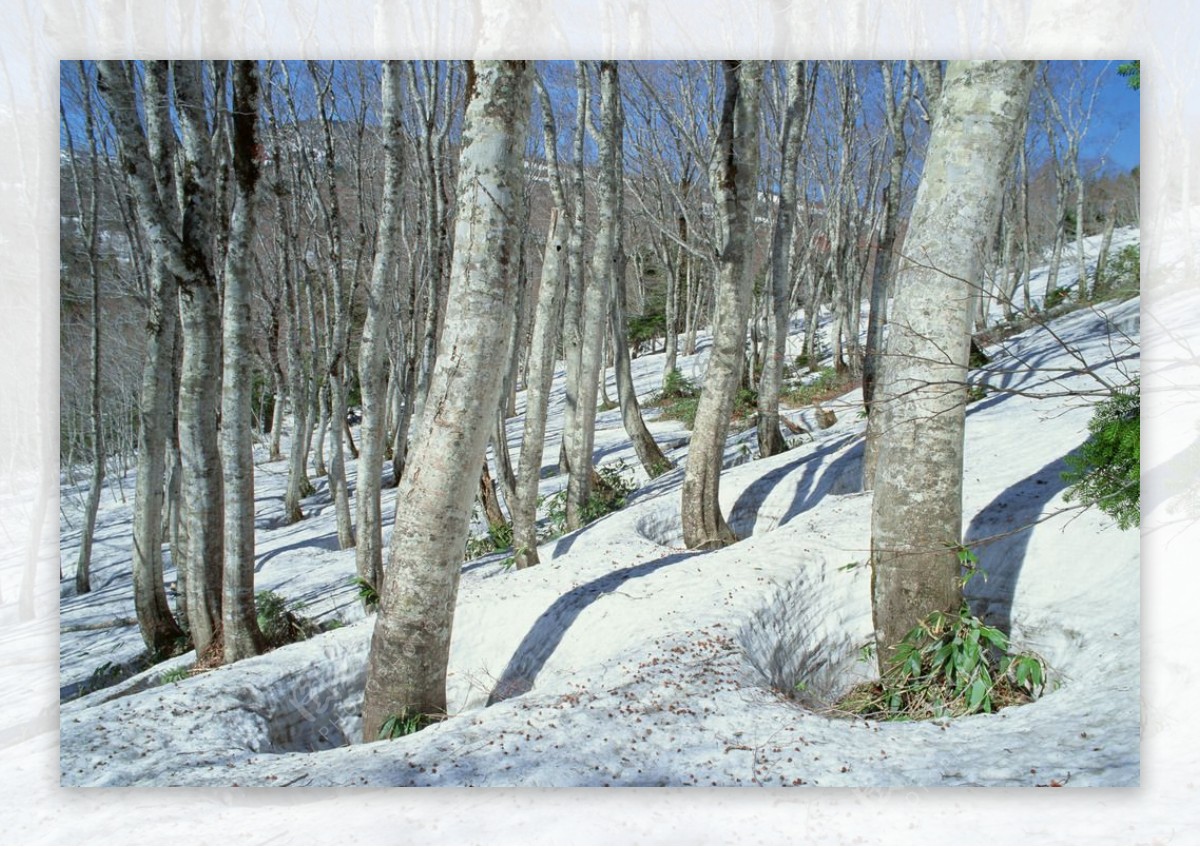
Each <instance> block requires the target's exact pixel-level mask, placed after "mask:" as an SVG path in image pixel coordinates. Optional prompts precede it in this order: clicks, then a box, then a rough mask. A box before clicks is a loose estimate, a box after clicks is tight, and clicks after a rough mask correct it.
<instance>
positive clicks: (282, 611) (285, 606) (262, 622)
mask: <svg viewBox="0 0 1200 847" xmlns="http://www.w3.org/2000/svg"><path fill="white" fill-rule="evenodd" d="M254 608H255V613H256V614H257V616H258V628H259V629H260V630H261V631H262V634H263V637H264V638H265V639H266V641H267V648H268V649H271V650H273V649H275V648H276V647H282V646H283V645H285V644H292V643H295V642H297V641H304V640H305V639H307V638H309V637H311V636H312V635H313V634H315V633H316V632H317V631H318V627H317V625H316V624H314V623H313V622H312V621H310V620H309V619H308V618H305V617H302V616H300V615H298V614H296V612H297V611H298V610H299V609H301V608H303V607H302V605H300V604H291V603H289V602H288V600H287V599H286V598H285V597H283V596H282V595H280V594H276V593H275V592H274V591H259V592H258V593H257V594H255V595H254Z"/></svg>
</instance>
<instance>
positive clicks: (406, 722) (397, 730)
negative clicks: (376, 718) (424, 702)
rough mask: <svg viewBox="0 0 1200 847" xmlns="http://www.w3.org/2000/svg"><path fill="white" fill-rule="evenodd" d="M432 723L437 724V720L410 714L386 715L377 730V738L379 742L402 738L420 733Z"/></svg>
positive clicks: (433, 717)
mask: <svg viewBox="0 0 1200 847" xmlns="http://www.w3.org/2000/svg"><path fill="white" fill-rule="evenodd" d="M432 723H437V718H436V717H435V716H433V715H423V714H419V713H418V714H410V713H409V712H402V713H400V714H398V715H388V716H387V719H386V720H384V722H383V726H381V727H380V728H379V736H378V737H379V740H380V741H384V740H389V741H390V740H391V739H393V738H403V737H404V736H406V735H412V734H413V733H414V732H420V731H421V730H422V729H424V728H425V727H427V726H429V725H430V724H432Z"/></svg>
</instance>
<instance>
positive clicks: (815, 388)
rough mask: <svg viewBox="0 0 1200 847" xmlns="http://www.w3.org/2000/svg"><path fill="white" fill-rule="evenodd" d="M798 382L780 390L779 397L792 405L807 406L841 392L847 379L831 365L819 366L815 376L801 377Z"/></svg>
mask: <svg viewBox="0 0 1200 847" xmlns="http://www.w3.org/2000/svg"><path fill="white" fill-rule="evenodd" d="M801 379H802V381H801V382H800V383H799V384H796V385H793V386H790V387H788V388H787V390H785V391H784V392H782V394H781V399H784V400H787V401H788V403H790V404H791V405H793V406H807V405H809V404H811V403H820V402H821V401H822V400H828V399H829V398H831V397H836V396H837V395H839V394H841V393H843V392H844V391H845V390H846V388H847V387H848V380H847V378H846V377H844V376H842V375H841V374H839V373H838V372H837V370H836V369H835V368H833V367H825V368H821V370H819V371H817V373H816V376H813V377H810V378H808V379H804V378H803V377H802V378H801Z"/></svg>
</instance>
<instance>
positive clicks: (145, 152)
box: [96, 62, 211, 651]
mask: <svg viewBox="0 0 1200 847" xmlns="http://www.w3.org/2000/svg"><path fill="white" fill-rule="evenodd" d="M97 70H98V75H97V79H96V85H97V89H98V90H99V92H100V95H101V97H102V98H103V99H104V102H105V104H106V106H107V109H108V113H109V115H110V117H111V119H112V122H113V128H114V131H115V132H116V135H117V140H118V155H119V156H120V159H121V163H122V166H123V169H124V171H125V175H126V183H127V184H128V186H129V188H130V190H131V193H132V194H133V196H134V200H135V210H136V214H137V217H138V221H139V223H140V224H141V227H142V229H143V231H144V232H145V234H146V237H147V240H148V241H149V248H150V253H151V258H150V267H151V270H150V275H151V287H150V298H149V304H148V309H147V316H146V355H145V361H144V365H143V369H142V378H141V383H142V390H141V400H140V403H139V406H138V421H139V425H138V463H137V482H136V493H135V495H134V512H133V515H134V517H133V545H132V547H133V550H132V558H133V597H134V607H135V609H136V611H137V618H138V628H139V630H140V631H141V634H142V640H143V641H144V642H145V644H146V648H147V649H148V650H151V651H165V650H167V649H169V648H170V647H171V646H172V645H173V642H174V641H175V640H176V639H177V638H179V637H180V636H181V635H182V632H181V630H180V629H179V626H178V625H177V624H176V623H175V619H174V618H173V617H172V616H171V609H170V606H169V604H168V602H167V594H166V590H165V588H164V586H163V560H162V508H163V474H164V472H165V467H166V446H167V426H168V423H169V422H170V421H171V420H172V419H174V415H172V414H171V407H172V405H173V402H174V399H175V392H174V386H175V379H174V376H173V370H174V363H175V349H176V332H177V317H178V311H177V310H178V309H179V302H178V298H177V290H178V284H179V279H180V277H182V276H184V275H186V274H188V273H190V268H189V267H188V266H187V265H186V263H185V262H184V261H183V259H182V257H181V253H182V251H183V241H182V239H181V237H180V232H179V213H178V209H177V207H176V205H175V179H174V168H173V167H172V159H173V157H174V156H173V153H174V133H173V132H172V131H171V130H170V122H169V118H168V112H169V108H170V103H169V101H168V95H167V78H168V66H167V63H166V62H148V63H146V73H145V90H144V96H143V103H144V107H145V116H146V124H145V129H144V130H143V129H142V127H141V125H140V124H139V123H138V119H137V115H138V112H137V106H136V102H135V99H134V92H133V83H132V81H131V78H130V76H129V71H128V69H127V68H126V67H125V66H124V65H122V64H121V63H120V62H100V63H98V66H97ZM181 458H182V457H181ZM181 476H182V469H181ZM182 497H183V485H182V481H181V482H180V498H181V499H182ZM181 512H182V510H181ZM176 565H177V568H178V569H179V570H180V571H181V572H182V573H184V574H187V573H188V571H189V568H190V567H191V559H190V557H189V558H188V559H185V560H182V561H177V562H176ZM186 582H187V583H188V584H190V582H191V580H186ZM189 612H190V608H189ZM210 637H211V636H210Z"/></svg>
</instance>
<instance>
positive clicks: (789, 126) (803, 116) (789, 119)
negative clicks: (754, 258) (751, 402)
mask: <svg viewBox="0 0 1200 847" xmlns="http://www.w3.org/2000/svg"><path fill="white" fill-rule="evenodd" d="M806 103H807V101H806V98H805V74H804V63H803V62H788V64H787V111H786V112H785V113H784V116H783V127H782V130H781V132H780V135H781V137H782V155H781V162H780V169H779V180H780V181H779V213H778V215H777V216H776V218H775V227H774V230H773V231H772V233H771V264H770V275H769V277H768V280H769V282H768V285H769V289H768V290H769V297H768V299H767V321H766V328H767V333H766V339H765V344H766V353H765V355H764V357H763V363H762V378H761V379H760V380H759V385H758V453H759V455H760V456H762V457H764V458H765V457H767V456H774V455H776V454H778V453H782V452H783V451H784V450H786V449H787V441H786V440H785V439H784V437H783V433H782V432H781V431H780V429H779V393H780V390H781V388H782V386H783V363H784V359H786V358H787V330H788V305H789V300H790V299H791V298H790V295H791V292H792V261H793V254H794V252H795V251H794V244H795V239H796V233H795V222H796V193H797V192H796V173H797V171H798V169H799V164H800V147H801V144H802V142H803V138H804V127H805V123H806V122H807V117H808V107H807V105H806Z"/></svg>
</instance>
